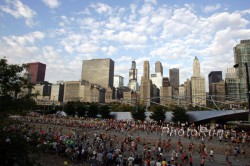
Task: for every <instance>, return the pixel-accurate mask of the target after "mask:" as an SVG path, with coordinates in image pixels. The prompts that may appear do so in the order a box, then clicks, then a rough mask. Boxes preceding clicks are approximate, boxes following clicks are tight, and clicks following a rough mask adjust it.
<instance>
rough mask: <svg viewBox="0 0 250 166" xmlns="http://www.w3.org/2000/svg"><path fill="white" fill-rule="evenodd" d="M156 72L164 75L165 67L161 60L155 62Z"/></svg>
mask: <svg viewBox="0 0 250 166" xmlns="http://www.w3.org/2000/svg"><path fill="white" fill-rule="evenodd" d="M155 73H160V74H161V76H163V67H162V64H161V62H160V61H156V62H155Z"/></svg>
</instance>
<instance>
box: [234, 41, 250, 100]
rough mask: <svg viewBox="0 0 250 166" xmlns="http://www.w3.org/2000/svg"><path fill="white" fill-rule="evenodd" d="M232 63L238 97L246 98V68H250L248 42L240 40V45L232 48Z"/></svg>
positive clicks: (249, 43)
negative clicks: (237, 87)
mask: <svg viewBox="0 0 250 166" xmlns="http://www.w3.org/2000/svg"><path fill="white" fill-rule="evenodd" d="M234 62H235V67H236V77H237V80H238V81H239V95H240V96H239V97H240V98H242V99H244V98H247V95H246V94H247V74H246V67H248V66H250V40H241V41H240V43H239V44H237V45H236V46H235V47H234ZM248 70H249V67H248ZM248 74H249V75H250V72H249V73H248Z"/></svg>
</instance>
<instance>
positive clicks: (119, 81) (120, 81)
mask: <svg viewBox="0 0 250 166" xmlns="http://www.w3.org/2000/svg"><path fill="white" fill-rule="evenodd" d="M113 86H114V88H121V87H123V86H124V78H123V77H122V76H119V75H114V83H113Z"/></svg>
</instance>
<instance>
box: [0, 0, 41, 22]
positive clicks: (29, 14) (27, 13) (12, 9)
mask: <svg viewBox="0 0 250 166" xmlns="http://www.w3.org/2000/svg"><path fill="white" fill-rule="evenodd" d="M5 2H6V3H7V5H5V6H0V9H1V10H2V11H3V12H5V13H8V14H10V15H12V16H14V17H15V18H24V19H25V24H26V25H27V26H29V27H32V26H34V21H33V18H34V16H35V15H36V12H35V11H34V10H32V9H31V8H29V7H28V6H27V5H25V4H23V3H22V2H21V1H20V0H5Z"/></svg>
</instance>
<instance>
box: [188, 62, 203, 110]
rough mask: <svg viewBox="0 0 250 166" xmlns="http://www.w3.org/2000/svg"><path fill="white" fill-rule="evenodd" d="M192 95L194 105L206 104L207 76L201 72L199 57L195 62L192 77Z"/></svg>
mask: <svg viewBox="0 0 250 166" xmlns="http://www.w3.org/2000/svg"><path fill="white" fill-rule="evenodd" d="M191 95H192V104H193V106H196V105H198V106H202V105H203V106H205V105H206V88H205V78H204V77H203V76H201V74H200V62H199V60H198V58H197V57H195V58H194V62H193V76H192V77H191Z"/></svg>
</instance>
